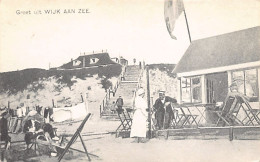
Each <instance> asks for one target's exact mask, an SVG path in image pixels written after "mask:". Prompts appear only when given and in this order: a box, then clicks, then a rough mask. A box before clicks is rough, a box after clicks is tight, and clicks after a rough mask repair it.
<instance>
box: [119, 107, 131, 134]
mask: <svg viewBox="0 0 260 162" xmlns="http://www.w3.org/2000/svg"><path fill="white" fill-rule="evenodd" d="M116 111H117V114H118V117H119V120H120V121H121V123H120V125H119V126H118V127H117V129H116V132H120V131H128V130H131V126H132V116H131V115H130V113H131V112H130V110H129V109H128V111H126V112H125V110H124V109H117V110H116Z"/></svg>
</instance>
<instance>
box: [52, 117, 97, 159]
mask: <svg viewBox="0 0 260 162" xmlns="http://www.w3.org/2000/svg"><path fill="white" fill-rule="evenodd" d="M90 115H91V113H89V114H88V115H87V116H86V117H85V119H84V120H83V121H82V123H81V124H80V126H79V127H78V129H77V131H76V132H75V133H74V135H73V136H72V138H71V139H70V141H69V143H68V144H67V145H66V147H65V148H64V147H61V146H59V145H55V146H56V147H57V148H60V149H63V151H62V153H61V154H60V156H59V158H58V161H59V162H60V161H61V159H62V158H63V156H64V155H65V153H66V152H67V151H68V150H69V149H71V150H74V151H78V152H81V153H86V155H87V157H88V160H89V161H91V159H90V156H89V155H91V156H94V157H98V156H97V155H94V154H91V153H89V152H88V151H87V147H86V145H85V143H84V141H83V139H82V136H81V134H80V133H81V131H82V129H83V128H84V126H85V124H86V122H87V121H88V119H89V117H90ZM78 137H79V138H80V141H81V143H82V146H83V148H84V151H81V150H78V149H75V148H71V145H72V144H73V143H74V142H75V141H76V140H77V138H78Z"/></svg>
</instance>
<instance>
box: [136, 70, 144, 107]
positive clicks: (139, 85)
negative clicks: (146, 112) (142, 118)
mask: <svg viewBox="0 0 260 162" xmlns="http://www.w3.org/2000/svg"><path fill="white" fill-rule="evenodd" d="M144 69H145V68H144V67H142V68H141V71H140V73H139V76H138V80H137V87H136V88H135V90H134V94H133V107H134V105H135V97H136V91H137V90H138V89H139V88H140V87H141V83H140V81H141V79H142V77H143V71H144Z"/></svg>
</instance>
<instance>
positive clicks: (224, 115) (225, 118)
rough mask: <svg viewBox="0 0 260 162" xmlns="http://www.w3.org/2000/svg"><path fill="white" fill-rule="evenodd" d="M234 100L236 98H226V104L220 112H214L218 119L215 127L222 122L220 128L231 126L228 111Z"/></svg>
mask: <svg viewBox="0 0 260 162" xmlns="http://www.w3.org/2000/svg"><path fill="white" fill-rule="evenodd" d="M235 99H236V98H235V97H234V96H228V97H227V99H226V102H225V103H224V106H223V108H222V110H221V111H215V113H216V114H217V116H218V117H219V118H218V120H217V123H216V126H218V125H219V124H220V123H221V122H223V124H222V126H225V125H229V126H230V125H233V124H232V121H231V119H230V116H229V114H230V109H231V107H232V105H233V104H234V101H235Z"/></svg>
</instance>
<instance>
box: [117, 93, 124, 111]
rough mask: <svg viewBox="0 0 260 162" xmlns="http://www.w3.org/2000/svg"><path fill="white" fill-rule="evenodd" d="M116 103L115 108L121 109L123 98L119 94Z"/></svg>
mask: <svg viewBox="0 0 260 162" xmlns="http://www.w3.org/2000/svg"><path fill="white" fill-rule="evenodd" d="M116 105H117V109H118V110H122V109H123V105H124V100H123V98H122V97H121V96H119V98H118V99H117V100H116Z"/></svg>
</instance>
